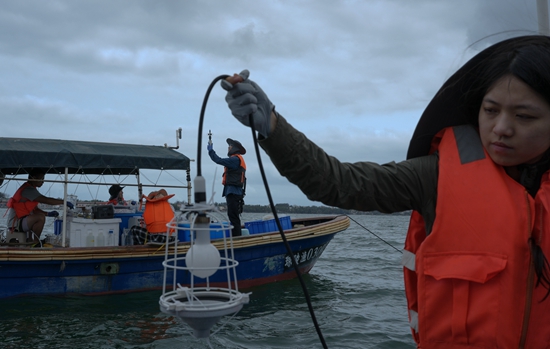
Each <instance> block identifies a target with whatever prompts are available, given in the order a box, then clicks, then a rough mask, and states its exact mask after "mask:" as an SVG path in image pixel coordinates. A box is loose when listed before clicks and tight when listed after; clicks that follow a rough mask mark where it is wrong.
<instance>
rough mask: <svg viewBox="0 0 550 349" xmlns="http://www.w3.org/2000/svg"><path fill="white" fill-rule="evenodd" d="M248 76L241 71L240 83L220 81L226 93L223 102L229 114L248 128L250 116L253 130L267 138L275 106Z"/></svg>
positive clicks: (245, 71)
mask: <svg viewBox="0 0 550 349" xmlns="http://www.w3.org/2000/svg"><path fill="white" fill-rule="evenodd" d="M249 75H250V73H249V72H248V70H243V71H242V72H241V73H240V74H239V76H240V77H241V78H242V82H238V83H235V84H232V83H230V82H229V81H227V80H222V81H221V86H222V88H223V89H224V90H226V91H227V95H226V96H225V101H226V102H227V105H228V106H229V109H231V114H233V116H234V117H235V118H237V120H239V121H240V122H241V123H242V124H244V125H246V126H250V123H249V115H250V114H252V119H253V121H254V129H255V130H256V131H258V133H259V134H261V135H262V136H264V137H267V136H268V135H269V132H270V131H271V130H270V129H269V128H270V126H271V112H272V111H273V109H275V106H274V105H273V104H272V103H271V101H270V100H269V98H267V96H266V94H265V93H264V91H262V89H261V88H260V86H258V85H257V84H256V83H255V82H254V81H252V80H249V79H248V76H249Z"/></svg>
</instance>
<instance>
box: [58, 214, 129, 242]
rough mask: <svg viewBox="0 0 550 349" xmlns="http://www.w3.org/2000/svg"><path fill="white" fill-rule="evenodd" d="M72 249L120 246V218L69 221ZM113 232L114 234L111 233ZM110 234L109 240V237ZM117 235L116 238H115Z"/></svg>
mask: <svg viewBox="0 0 550 349" xmlns="http://www.w3.org/2000/svg"><path fill="white" fill-rule="evenodd" d="M67 221H68V222H67V223H68V224H67V230H68V231H69V241H70V245H69V246H70V247H91V246H118V231H119V224H120V222H121V219H120V218H109V219H87V218H77V217H74V218H73V219H72V220H67ZM110 231H113V233H110ZM107 234H109V235H110V236H109V238H108V236H107ZM113 235H116V236H113Z"/></svg>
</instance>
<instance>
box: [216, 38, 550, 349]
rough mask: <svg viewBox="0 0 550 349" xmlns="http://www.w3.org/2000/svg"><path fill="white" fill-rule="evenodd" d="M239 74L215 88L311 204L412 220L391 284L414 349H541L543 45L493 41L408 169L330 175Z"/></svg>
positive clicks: (415, 145)
mask: <svg viewBox="0 0 550 349" xmlns="http://www.w3.org/2000/svg"><path fill="white" fill-rule="evenodd" d="M248 77H249V72H248V71H247V70H244V71H242V72H241V73H240V74H235V75H233V76H232V77H230V78H228V79H226V80H223V81H222V82H221V86H222V88H224V89H225V90H226V91H227V94H226V97H225V99H226V101H227V103H228V106H229V109H230V110H231V113H232V114H233V115H234V116H235V117H236V118H237V119H238V120H239V121H240V122H241V123H243V124H245V125H246V126H249V115H252V120H253V122H254V127H255V129H256V130H257V131H258V133H259V136H258V138H259V144H260V146H261V147H262V148H263V149H264V150H265V151H266V153H267V154H268V155H269V157H270V159H271V161H272V162H273V164H274V165H275V167H277V169H278V170H279V172H280V173H281V174H282V175H283V176H285V177H286V178H287V179H288V180H289V181H290V182H292V183H294V184H296V185H297V186H298V187H299V188H300V189H301V190H302V191H303V192H304V193H305V194H306V195H307V197H308V198H309V199H310V200H315V201H320V202H322V203H324V204H325V205H328V206H335V207H340V208H344V209H355V210H360V211H373V210H377V211H380V212H383V213H392V212H400V211H407V210H412V212H413V213H412V214H411V220H410V225H409V230H408V232H407V235H406V237H405V248H404V251H403V260H402V262H403V267H404V268H403V271H404V277H405V291H406V292H405V293H406V297H407V303H408V315H409V322H410V326H411V333H412V335H413V339H414V340H415V342H416V343H417V346H418V347H419V348H423V349H433V348H445V349H459V348H460V349H465V348H478V349H481V348H529V349H539V348H550V331H549V330H548V329H549V328H550V296H549V292H550V271H549V263H548V259H547V258H548V256H549V255H550V171H549V169H550V150H549V149H550V37H547V36H538V35H533V36H523V37H517V38H512V39H508V40H504V41H502V42H499V43H496V44H494V45H492V46H490V47H488V48H486V49H484V50H483V51H481V52H479V53H478V54H477V55H475V56H474V57H473V58H471V59H470V60H469V61H468V62H467V63H465V64H464V65H463V66H462V67H461V68H460V69H459V70H458V71H457V72H456V73H455V74H453V75H452V76H451V77H450V78H449V79H448V80H447V81H446V82H445V83H444V84H443V86H442V87H441V89H440V90H439V91H438V93H437V94H436V95H435V96H434V98H433V99H432V101H431V102H430V103H429V104H428V106H427V107H426V109H425V111H424V113H423V114H422V116H421V118H420V120H419V122H418V124H417V127H416V130H415V132H414V133H413V136H412V139H411V142H410V144H409V150H408V154H407V160H405V161H401V162H398V163H395V162H390V163H386V164H383V165H380V164H376V163H372V162H367V161H362V162H355V163H342V162H340V161H339V160H338V159H336V158H334V157H332V156H330V155H328V154H327V153H326V152H325V151H324V150H323V149H321V148H320V147H319V146H317V145H316V144H314V143H313V142H312V141H310V140H309V139H308V138H307V137H306V136H305V135H304V134H303V133H301V132H299V131H298V130H296V129H295V128H293V127H292V126H291V125H290V124H289V123H288V122H287V120H286V119H285V118H284V117H283V116H282V115H280V114H279V113H278V112H277V111H275V107H274V105H273V104H272V103H271V101H270V100H269V98H268V97H267V95H266V94H265V92H264V91H263V90H262V89H261V88H260V87H259V86H258V85H257V84H256V83H255V82H253V81H251V80H249V78H248Z"/></svg>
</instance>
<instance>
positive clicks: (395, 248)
mask: <svg viewBox="0 0 550 349" xmlns="http://www.w3.org/2000/svg"><path fill="white" fill-rule="evenodd" d="M345 216H346V217H348V218H349V219H351V220H352V221H354V222H355V224H357V225H358V226H360V227H361V228H363V229H365V230H366V231H368V232H369V233H371V234H372V235H374V236H376V237H377V238H378V239H380V240H382V242H384V243H386V244H388V245H390V246H391V247H392V248H393V249H394V250H396V251H397V252H399V253H401V254H403V251H401V250H400V249H398V248H397V247H395V246H393V245H392V244H390V243H389V242H387V241H386V240H384V239H382V238H381V237H380V236H378V235H376V234H375V233H373V232H372V231H370V230H368V229H367V228H365V227H364V226H362V225H361V224H359V222H357V221H356V220H355V219H353V218H351V217H350V216H348V215H345Z"/></svg>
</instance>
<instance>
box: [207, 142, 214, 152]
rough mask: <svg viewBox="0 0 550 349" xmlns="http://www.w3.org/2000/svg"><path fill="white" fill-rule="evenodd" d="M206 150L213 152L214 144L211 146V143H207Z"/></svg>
mask: <svg viewBox="0 0 550 349" xmlns="http://www.w3.org/2000/svg"><path fill="white" fill-rule="evenodd" d="M206 149H207V150H208V151H210V150H214V144H213V143H208V145H207V146H206Z"/></svg>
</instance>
